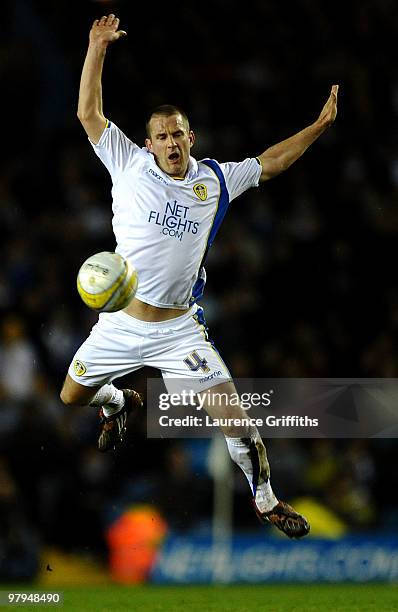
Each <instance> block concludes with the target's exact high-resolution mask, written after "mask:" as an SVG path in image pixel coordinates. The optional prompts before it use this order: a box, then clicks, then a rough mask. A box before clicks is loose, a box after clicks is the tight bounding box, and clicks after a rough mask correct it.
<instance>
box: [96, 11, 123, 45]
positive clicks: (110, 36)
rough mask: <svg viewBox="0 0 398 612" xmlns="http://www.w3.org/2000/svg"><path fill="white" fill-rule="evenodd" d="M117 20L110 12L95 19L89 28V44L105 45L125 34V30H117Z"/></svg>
mask: <svg viewBox="0 0 398 612" xmlns="http://www.w3.org/2000/svg"><path fill="white" fill-rule="evenodd" d="M119 21H120V20H119V19H118V18H117V17H115V15H113V14H112V13H111V14H110V15H104V16H103V17H101V19H96V20H95V21H94V23H93V25H92V28H91V30H90V44H95V45H100V46H101V47H107V46H108V45H109V43H112V42H115V40H118V39H119V38H121V37H122V36H127V32H125V31H124V30H118V27H119Z"/></svg>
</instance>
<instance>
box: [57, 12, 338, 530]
mask: <svg viewBox="0 0 398 612" xmlns="http://www.w3.org/2000/svg"><path fill="white" fill-rule="evenodd" d="M125 35H126V32H124V31H123V30H119V19H117V18H116V17H115V15H112V14H111V15H108V16H104V17H102V18H101V19H99V20H95V21H94V23H93V26H92V28H91V31H90V36H89V47H88V51H87V55H86V59H85V62H84V66H83V71H82V76H81V83H80V92H79V105H78V117H79V119H80V121H81V123H82V125H83V127H84V129H85V131H86V133H87V135H88V138H89V140H90V142H91V144H92V146H93V148H94V151H95V153H96V154H97V155H98V157H99V158H100V159H101V161H102V162H103V163H104V164H105V166H106V168H107V169H108V171H109V173H110V175H111V178H112V183H113V188H112V195H113V229H114V233H115V236H116V241H117V248H116V251H117V252H119V253H120V254H121V255H123V256H124V257H126V258H127V259H130V260H131V262H132V263H133V264H134V266H135V267H136V268H137V271H138V274H139V286H138V291H137V293H136V296H135V297H134V299H133V300H132V302H131V303H130V304H129V306H128V307H127V308H125V309H124V310H123V311H119V312H115V313H101V314H100V315H99V321H98V323H97V324H96V325H95V326H94V327H93V329H92V331H91V334H90V336H89V337H88V338H87V340H86V341H85V342H84V343H83V344H82V346H81V347H80V348H79V349H78V351H77V353H76V355H75V357H74V359H73V361H72V363H71V365H70V367H69V371H68V374H67V377H66V380H65V383H64V385H63V388H62V391H61V399H62V401H63V402H64V403H65V404H69V405H87V404H90V405H91V406H94V407H99V408H101V410H100V416H101V427H102V428H101V432H100V436H99V440H98V446H99V450H101V451H106V450H108V449H111V448H114V447H115V445H116V444H118V443H119V442H120V441H121V440H122V438H123V435H124V432H125V429H126V421H127V417H128V415H129V414H130V412H131V411H132V410H135V409H137V408H138V407H139V406H140V405H141V398H140V396H139V395H138V393H136V392H135V391H133V390H131V389H124V390H120V389H117V388H116V387H115V386H114V385H113V384H112V381H113V380H114V379H115V378H117V377H118V376H123V375H125V374H128V373H130V372H133V371H135V370H137V369H139V368H141V367H143V366H145V365H147V366H152V367H155V368H158V369H160V370H161V372H162V374H163V378H164V381H165V384H166V387H167V388H168V389H170V388H171V387H172V385H173V382H174V383H175V382H176V381H184V380H189V384H190V385H191V388H192V386H193V387H194V389H195V392H196V393H198V394H201V397H202V398H203V396H204V395H206V397H207V398H208V399H207V400H206V402H205V404H204V408H205V410H206V411H207V412H208V414H209V415H210V417H211V418H236V419H242V418H244V417H245V416H246V417H247V414H246V413H245V412H244V411H243V409H242V408H241V407H240V406H239V405H238V406H237V405H235V402H234V401H233V402H230V401H228V400H229V398H231V397H234V398H236V390H235V386H234V384H233V382H232V378H231V375H230V373H229V372H228V369H227V368H226V366H225V364H224V362H223V361H222V359H221V357H220V355H219V353H218V352H217V351H216V350H215V349H214V347H213V345H212V343H211V342H210V341H209V339H208V336H207V328H206V325H205V320H204V315H203V309H202V308H201V307H200V306H198V304H197V301H198V300H199V299H200V298H201V296H202V293H203V288H204V284H205V271H204V267H203V264H204V260H205V258H206V254H207V251H208V249H209V247H210V246H211V244H212V242H213V240H214V237H215V234H216V232H217V230H218V229H219V226H220V224H221V222H222V220H223V217H224V215H225V213H226V210H227V208H228V205H229V202H230V201H231V200H233V199H234V198H236V197H237V196H239V195H240V194H241V193H243V192H244V191H246V190H247V189H249V188H250V187H255V186H258V183H259V182H263V181H267V180H268V179H271V178H273V177H274V176H277V175H278V174H280V173H281V172H283V171H284V170H286V169H287V168H288V167H289V166H290V165H291V164H292V163H293V162H295V161H296V160H297V159H298V158H299V157H300V156H301V155H302V154H303V153H304V152H305V150H306V149H307V148H308V147H309V146H310V145H311V144H312V143H313V142H314V141H315V140H316V139H317V138H318V137H319V136H320V135H321V134H322V133H323V132H324V131H325V130H326V129H327V128H328V127H329V126H330V125H331V124H332V123H333V122H334V120H335V118H336V113H337V91H338V86H337V85H333V87H332V90H331V93H330V96H329V98H328V100H327V102H326V104H325V106H324V107H323V109H322V111H321V113H320V115H319V117H318V119H317V120H316V121H315V122H314V123H312V124H311V125H309V126H308V127H306V128H305V129H303V130H302V131H300V132H298V133H297V134H295V135H294V136H292V137H290V138H288V139H287V140H284V141H282V142H280V143H278V144H276V145H274V146H272V147H270V148H268V149H267V150H266V151H264V152H263V153H262V154H261V155H259V156H258V157H257V158H248V159H245V160H244V161H241V162H238V163H236V162H229V163H218V162H216V161H215V160H212V159H204V160H202V161H196V160H195V159H194V158H193V157H191V155H190V151H191V147H192V146H193V144H194V142H195V134H194V132H193V131H192V130H191V129H190V126H189V121H188V118H187V116H186V114H185V113H184V112H183V111H182V110H181V109H179V108H176V107H174V106H170V105H165V106H160V107H158V108H156V109H155V110H154V111H153V112H152V114H151V115H150V117H149V119H148V121H147V126H146V127H147V138H146V141H145V145H146V146H145V147H143V148H140V147H138V146H137V145H136V144H134V143H133V142H132V141H131V140H129V139H128V138H127V137H126V136H125V135H124V133H123V132H122V131H121V130H120V129H119V128H118V127H117V126H116V125H115V124H114V123H113V122H111V121H109V120H108V119H106V118H105V115H104V114H103V110H102V90H101V79H102V69H103V63H104V58H105V55H106V51H107V48H108V45H109V44H110V43H112V42H114V41H117V40H118V39H119V38H121V37H122V36H125ZM174 390H175V387H174ZM214 393H217V394H222V395H217V397H218V398H220V400H219V401H217V402H213V401H211V398H212V397H213V396H212V394H214ZM222 430H223V433H224V435H225V437H226V443H227V446H228V450H229V452H230V455H231V458H232V460H233V461H235V462H236V463H237V465H239V467H240V468H241V469H242V470H243V472H244V474H245V476H246V478H247V480H248V481H249V484H250V487H251V491H252V494H253V503H254V508H255V511H256V513H257V515H258V516H259V518H260V520H262V521H263V522H270V523H272V524H273V525H275V526H276V527H277V528H278V529H280V530H281V531H283V532H284V533H285V534H286V535H287V536H289V537H292V538H300V537H302V536H304V535H306V534H307V533H308V532H309V529H310V527H309V524H308V521H307V520H306V519H305V518H304V517H303V516H301V515H300V514H298V513H296V512H295V511H294V510H293V508H292V507H291V506H289V505H288V504H286V503H285V502H283V501H279V500H278V499H277V498H276V496H275V495H274V493H273V491H272V487H271V483H270V469H269V464H268V460H267V455H266V450H265V446H264V444H263V442H262V440H261V438H260V435H259V433H258V431H257V428H256V427H252V426H247V427H246V428H243V429H242V427H236V426H225V427H222Z"/></svg>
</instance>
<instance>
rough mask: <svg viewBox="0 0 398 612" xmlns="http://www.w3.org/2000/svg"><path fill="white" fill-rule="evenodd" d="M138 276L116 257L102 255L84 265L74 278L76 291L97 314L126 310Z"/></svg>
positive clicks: (135, 287)
mask: <svg viewBox="0 0 398 612" xmlns="http://www.w3.org/2000/svg"><path fill="white" fill-rule="evenodd" d="M137 285H138V274H137V270H136V269H135V268H134V266H133V265H132V264H131V263H130V262H129V261H128V260H127V259H124V257H122V256H121V255H119V253H111V252H109V251H103V252H102V253H96V254H95V255H92V256H91V257H89V258H88V259H86V261H85V262H84V263H83V265H82V267H81V268H80V270H79V272H78V275H77V290H78V292H79V295H80V297H81V298H82V300H83V302H84V303H85V304H86V306H88V307H89V308H92V309H93V310H96V311H97V312H116V311H117V310H121V309H122V308H125V307H126V306H127V305H128V304H129V303H130V302H131V300H132V299H133V297H134V295H135V292H136V291H137Z"/></svg>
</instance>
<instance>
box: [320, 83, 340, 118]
mask: <svg viewBox="0 0 398 612" xmlns="http://www.w3.org/2000/svg"><path fill="white" fill-rule="evenodd" d="M338 91H339V86H338V85H333V86H332V89H331V92H330V96H329V98H328V100H327V102H326V104H325V106H324V107H323V109H322V110H321V114H320V115H319V117H318V122H319V123H321V124H322V126H323V127H325V128H327V127H329V126H331V125H332V123H333V122H334V120H335V119H336V115H337V94H338Z"/></svg>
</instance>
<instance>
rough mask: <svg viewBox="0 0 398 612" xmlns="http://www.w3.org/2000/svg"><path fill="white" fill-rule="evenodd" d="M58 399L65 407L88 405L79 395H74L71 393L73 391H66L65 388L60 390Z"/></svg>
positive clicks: (74, 393)
mask: <svg viewBox="0 0 398 612" xmlns="http://www.w3.org/2000/svg"><path fill="white" fill-rule="evenodd" d="M59 397H60V398H61V402H62V403H63V404H65V406H85V405H86V404H87V403H88V402H87V399H86V398H85V397H84V398H83V397H81V396H80V395H79V393H76V392H74V391H73V389H68V388H66V387H65V386H64V387H63V388H62V390H61V393H60V394H59Z"/></svg>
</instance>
